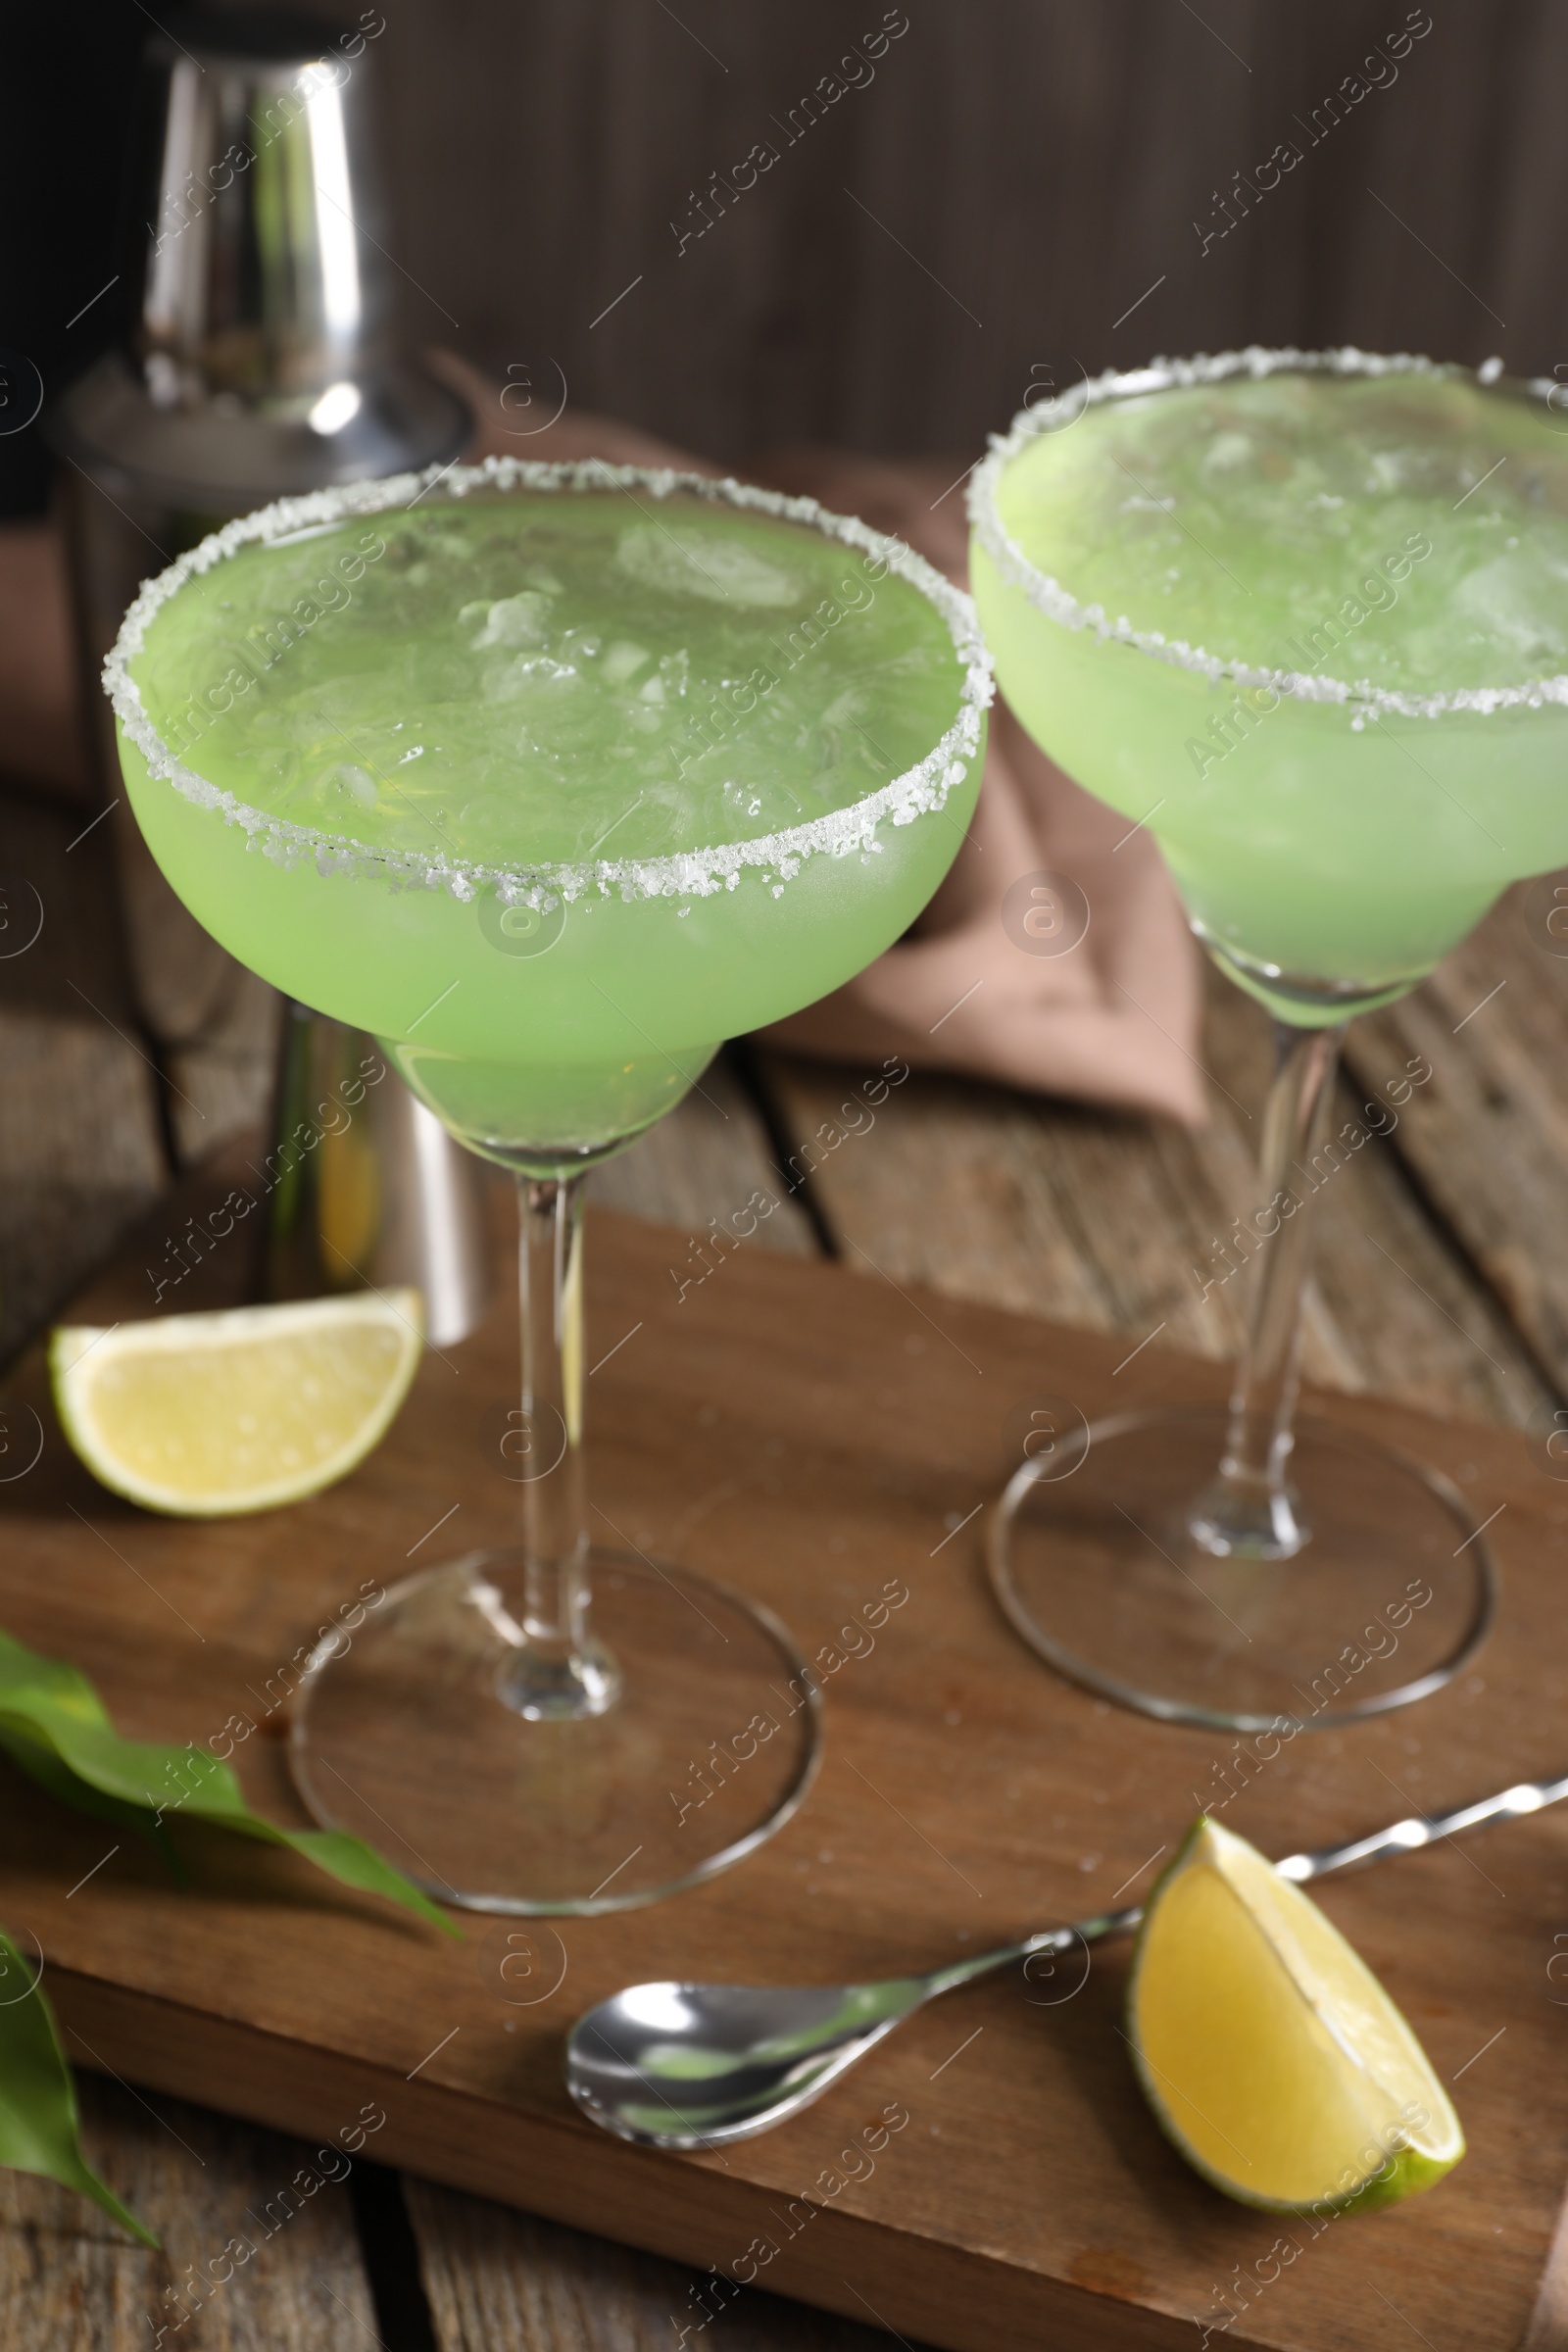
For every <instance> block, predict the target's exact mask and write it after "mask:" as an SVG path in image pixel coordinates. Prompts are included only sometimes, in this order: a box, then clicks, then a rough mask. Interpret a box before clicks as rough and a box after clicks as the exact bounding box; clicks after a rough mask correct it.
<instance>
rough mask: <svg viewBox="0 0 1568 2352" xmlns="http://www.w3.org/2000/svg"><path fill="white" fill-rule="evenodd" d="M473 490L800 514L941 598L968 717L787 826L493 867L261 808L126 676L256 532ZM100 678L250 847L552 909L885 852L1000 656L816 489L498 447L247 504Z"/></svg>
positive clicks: (911, 555)
mask: <svg viewBox="0 0 1568 2352" xmlns="http://www.w3.org/2000/svg"><path fill="white" fill-rule="evenodd" d="M477 489H501V490H514V489H528V490H546V491H554V490H568V491H578V490H628V491H629V490H632V489H640V490H643V491H645V492H646V493H647V494H648V495H649V496H650V497H652V498H656V499H666V498H668V497H670V496H671V494H672V493H673V492H675V491H677V490H688V491H691V492H693V493H695V495H696V496H698V497H700V498H707V499H711V500H714V501H717V502H721V503H723V504H725V505H728V506H732V507H741V508H751V509H753V510H755V511H756V512H757V513H759V514H764V515H781V516H783V517H784V518H785V519H786V520H787V521H791V522H801V523H806V524H808V525H809V526H810V527H811V528H813V529H815V530H818V531H820V532H822V533H823V534H824V535H825V536H827V537H830V538H835V539H841V540H843V541H844V542H845V543H846V544H847V545H849V546H851V547H856V548H859V549H860V550H862V551H863V552H864V553H867V554H869V555H871V556H873V557H875V558H876V559H877V560H878V561H879V562H881V563H883V564H886V566H887V568H888V570H889V571H890V572H893V573H896V574H897V576H898V577H899V578H901V579H903V580H906V581H907V582H908V584H909V585H910V586H911V587H913V588H915V589H917V590H918V591H919V593H920V594H921V595H923V596H924V597H925V598H926V600H927V602H928V603H929V604H932V605H934V606H935V607H936V609H937V611H938V613H940V614H941V615H942V618H943V619H944V620H945V621H946V623H947V626H948V631H949V634H950V636H951V637H952V639H953V644H954V650H955V652H956V654H957V656H958V659H959V661H960V662H961V663H962V665H963V671H964V676H963V683H962V687H961V689H960V695H959V706H958V715H957V717H956V719H955V720H954V722H953V724H952V725H951V726H950V727H949V728H948V729H947V731H946V733H945V734H944V735H943V736H942V737H941V739H940V741H939V742H938V743H937V744H935V745H934V746H933V748H932V749H931V750H930V751H929V752H927V753H926V755H925V757H924V758H923V759H921V760H917V761H916V762H915V764H914V766H913V767H911V768H907V769H906V771H905V772H904V774H903V775H900V776H897V777H895V778H894V779H893V781H892V782H891V783H889V784H884V785H881V786H879V787H878V789H877V790H876V791H875V792H872V793H868V794H867V795H866V796H865V798H864V799H862V800H859V801H855V802H852V803H851V805H850V806H849V807H848V808H847V809H832V810H830V811H829V813H828V814H827V815H825V816H819V817H813V818H811V819H810V820H809V822H808V823H806V824H801V825H795V826H792V827H790V828H789V829H788V830H787V831H784V832H781V833H768V834H762V835H760V836H759V837H758V838H757V839H756V840H753V841H740V842H719V843H716V844H714V845H713V846H712V847H711V848H708V849H696V850H680V851H674V852H671V853H668V854H666V855H664V856H662V857H659V858H593V859H587V860H582V861H560V860H545V861H541V862H539V863H536V864H531V865H490V864H483V863H480V862H478V861H477V860H474V859H470V858H462V857H459V856H448V855H447V854H446V853H445V852H441V851H417V850H401V849H385V848H372V847H371V846H370V845H369V844H368V843H367V842H362V841H358V840H356V839H355V838H354V837H353V836H352V835H351V834H344V833H329V832H326V831H323V830H322V829H321V828H320V827H319V826H314V825H302V824H297V823H294V822H292V821H291V820H290V819H288V818H286V817H282V816H277V815H273V814H271V813H270V812H269V811H268V810H266V809H253V808H251V807H249V806H248V805H247V804H246V803H245V802H244V801H241V800H240V799H239V798H238V797H237V796H236V795H235V794H234V793H231V792H227V791H225V790H223V788H222V787H221V786H220V785H217V784H214V783H212V782H211V781H210V780H209V779H208V778H207V777H205V776H202V775H200V774H198V773H197V771H196V770H195V769H194V768H191V767H187V766H185V765H184V764H183V763H182V762H181V761H180V760H177V759H176V758H175V757H174V755H173V753H172V752H171V750H170V749H169V747H168V745H167V744H166V743H165V742H164V740H163V738H162V737H161V736H160V735H159V733H158V730H157V728H156V727H155V726H154V725H153V723H152V721H151V719H150V718H149V717H148V715H147V711H146V708H145V706H144V705H143V702H142V699H141V693H140V690H139V689H138V687H137V685H136V682H135V680H134V679H133V678H132V676H131V674H130V667H129V664H130V662H131V659H132V657H133V656H134V655H136V654H138V653H139V652H140V651H141V649H142V646H143V644H144V642H145V638H146V632H147V627H148V624H149V622H150V621H151V620H152V618H153V616H154V614H155V613H157V612H158V611H159V609H160V608H161V607H162V606H163V605H165V604H167V603H168V601H169V599H170V598H171V597H172V596H173V595H175V594H176V593H177V591H178V590H179V589H181V588H182V587H184V585H185V583H186V582H187V581H188V580H191V579H194V578H195V577H197V576H198V575H199V574H200V573H202V572H206V571H210V570H211V569H212V568H213V567H214V565H215V564H221V563H222V562H224V561H225V560H226V558H228V557H229V556H231V555H233V554H234V553H235V552H236V551H237V550H238V549H239V548H241V547H244V546H246V545H248V544H249V543H250V542H251V541H253V540H268V539H273V538H279V537H282V536H283V535H284V534H285V533H288V532H292V531H299V530H304V529H308V528H310V527H311V526H312V525H314V524H321V523H329V522H338V521H341V520H342V519H344V518H345V517H346V516H353V515H381V514H388V513H393V512H396V511H397V510H399V509H403V508H407V507H410V506H412V505H414V504H415V503H416V502H417V501H418V500H422V499H423V498H424V497H425V496H427V495H428V494H429V493H431V492H435V491H437V490H439V492H440V494H441V495H442V496H444V497H448V498H465V497H466V496H467V494H468V492H469V491H470V490H477ZM103 686H104V692H105V693H106V694H107V695H108V697H109V699H110V701H111V703H112V704H113V705H114V709H115V714H116V716H117V717H118V718H119V720H120V722H121V724H122V726H123V728H124V730H125V733H126V735H127V736H128V737H129V738H130V740H131V742H132V743H133V744H134V745H135V746H136V749H137V751H138V752H140V754H141V756H142V758H143V759H144V760H145V761H146V762H147V767H148V770H149V772H150V773H151V774H152V775H154V776H156V777H158V778H160V779H161V780H164V781H167V782H168V783H171V784H172V785H173V787H174V789H175V790H176V791H177V792H179V793H180V794H182V795H183V797H184V798H185V799H186V800H188V801H191V802H194V803H195V804H196V805H197V806H198V807H200V808H206V809H215V810H216V811H218V813H219V814H221V816H222V817H223V819H224V821H225V822H226V823H228V824H231V825H240V826H243V828H244V830H245V832H246V833H247V835H248V836H249V837H250V838H249V845H248V846H250V847H253V848H254V847H258V846H259V847H260V848H261V850H262V851H263V853H264V855H265V856H267V857H269V858H273V859H274V860H275V861H276V862H278V863H280V864H283V865H295V864H298V863H299V862H300V861H301V860H302V859H303V858H306V857H307V856H314V858H315V860H316V865H317V869H318V871H319V872H320V873H323V874H326V873H342V872H353V873H369V874H374V875H378V876H381V877H387V878H390V877H396V878H398V879H400V880H403V881H407V882H412V883H416V884H420V885H422V886H424V887H426V888H430V889H435V888H444V889H446V890H449V891H450V892H451V893H452V895H453V896H454V897H455V898H458V899H462V900H467V899H471V898H474V897H476V896H477V895H478V893H479V891H480V890H481V889H482V888H484V886H485V885H486V884H490V885H492V886H493V887H494V888H495V890H496V892H497V895H498V896H499V897H500V898H501V899H502V900H503V901H504V902H505V903H506V904H508V905H510V906H515V905H519V904H521V905H526V906H532V907H540V908H542V909H544V910H546V911H548V910H549V909H550V908H552V907H554V906H555V905H556V904H557V899H558V894H559V897H560V898H563V899H566V900H568V901H569V900H572V899H576V898H579V897H581V896H582V894H583V893H584V892H585V891H587V890H589V889H590V888H593V887H595V886H597V888H598V890H599V892H600V895H601V896H602V897H606V898H608V897H609V896H610V895H611V893H612V892H613V891H618V892H619V894H620V896H621V897H622V898H623V899H626V900H633V899H648V898H670V897H680V898H687V897H696V898H707V897H709V896H711V894H712V893H713V892H714V891H716V890H720V889H727V890H734V889H735V888H736V886H737V884H738V883H739V881H740V877H741V874H742V872H743V870H744V869H745V868H747V867H749V866H755V867H760V868H762V869H763V873H764V879H766V878H768V877H769V876H774V875H776V876H777V880H776V881H775V883H774V895H775V896H777V895H778V892H779V891H780V890H781V889H782V887H783V884H784V883H785V882H788V881H790V880H792V879H793V878H794V876H795V874H796V873H797V872H798V871H799V870H800V865H801V861H802V859H803V858H809V857H810V856H812V855H813V853H815V852H817V851H822V850H826V851H827V852H829V853H830V854H831V855H832V856H834V857H839V858H842V857H846V856H848V855H849V854H850V853H851V852H852V851H854V850H857V849H859V850H875V849H876V848H877V847H878V844H877V842H876V838H875V835H876V828H877V826H878V825H879V824H880V823H881V821H882V820H883V818H884V817H887V818H891V820H892V822H893V823H894V824H896V825H907V824H912V823H913V822H914V820H915V818H916V817H918V816H923V815H924V814H926V812H927V811H928V810H940V809H943V808H944V807H945V806H946V803H947V798H948V794H949V792H950V790H951V789H952V788H953V787H954V786H955V785H956V784H959V783H961V782H962V781H963V778H964V777H965V776H966V775H967V774H968V771H969V762H970V761H971V760H973V758H974V757H975V754H976V753H977V751H978V749H979V745H980V731H981V725H982V720H983V714H984V712H985V711H986V710H987V709H988V708H989V706H990V704H991V701H992V697H993V694H994V691H995V689H994V687H993V683H992V676H991V657H990V655H989V653H988V652H987V650H986V646H985V642H984V640H983V638H982V637H981V634H980V627H979V622H978V620H977V619H976V616H975V609H974V605H973V603H972V601H971V600H970V598H969V597H967V596H966V595H965V594H964V593H963V591H962V590H961V589H959V588H955V587H954V585H953V583H952V582H951V581H950V580H946V579H944V578H943V576H942V574H941V573H940V572H938V571H936V570H934V569H933V568H932V566H931V565H930V564H927V563H926V561H925V560H924V558H923V557H921V556H917V555H916V554H915V552H914V550H913V549H912V548H910V547H907V546H906V545H905V543H904V541H903V540H902V539H895V538H892V537H890V536H889V535H888V534H887V533H885V532H881V531H873V530H872V529H871V528H870V527H869V526H868V525H867V524H866V523H863V522H860V521H858V519H856V518H855V517H854V516H852V515H835V514H833V513H831V512H830V511H829V510H828V509H827V508H825V507H822V506H819V505H818V503H817V501H816V500H815V499H814V498H790V497H786V496H785V495H784V494H783V493H782V492H781V491H776V490H762V489H759V488H757V487H756V486H755V485H753V484H751V483H748V482H738V481H736V480H735V479H734V478H733V477H732V476H726V477H725V478H724V479H723V480H721V481H715V480H713V479H712V478H711V476H709V475H707V474H698V473H680V472H677V471H675V470H674V469H673V468H671V467H668V466H658V467H648V466H611V465H609V464H607V463H606V462H605V461H604V460H603V459H600V458H588V459H584V460H581V461H579V462H576V463H573V464H569V465H549V464H546V463H544V462H542V461H539V460H535V459H525V458H486V459H485V460H484V461H483V462H482V463H481V464H480V465H477V466H445V467H443V466H426V467H425V469H424V470H423V471H422V472H419V473H400V474H393V475H391V476H389V477H387V478H386V479H384V480H381V481H371V482H346V483H342V484H339V485H338V486H337V487H335V488H333V489H330V490H313V491H310V492H308V493H307V494H306V495H304V496H302V497H298V498H281V499H277V500H276V501H274V503H273V504H272V505H271V506H269V507H263V508H260V509H259V510H258V511H257V512H256V513H255V514H252V515H240V516H239V517H238V518H237V519H236V520H234V521H232V522H227V523H225V524H224V525H223V527H222V528H221V530H218V531H214V532H212V533H211V534H210V535H209V536H208V537H207V538H205V539H203V540H202V541H201V543H200V544H199V545H198V546H196V547H193V548H191V549H189V550H188V551H187V552H186V553H185V554H184V555H182V556H180V557H179V558H178V560H177V561H176V562H175V563H173V564H170V566H169V568H168V569H167V570H166V571H161V572H160V573H159V574H158V575H157V577H156V578H155V579H151V580H145V581H143V583H142V586H141V588H140V590H139V591H138V593H137V596H136V599H135V602H134V603H133V604H132V605H131V607H130V609H129V611H128V612H127V613H126V614H125V617H124V619H123V622H122V623H121V627H120V634H119V636H118V637H117V638H116V639H115V642H114V645H113V646H112V647H111V649H110V652H109V654H108V656H107V658H106V660H105V662H104V666H103Z"/></svg>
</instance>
